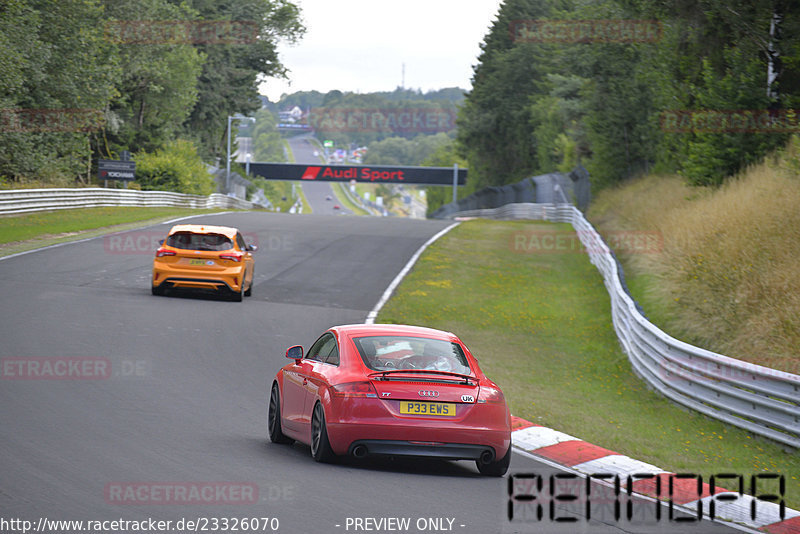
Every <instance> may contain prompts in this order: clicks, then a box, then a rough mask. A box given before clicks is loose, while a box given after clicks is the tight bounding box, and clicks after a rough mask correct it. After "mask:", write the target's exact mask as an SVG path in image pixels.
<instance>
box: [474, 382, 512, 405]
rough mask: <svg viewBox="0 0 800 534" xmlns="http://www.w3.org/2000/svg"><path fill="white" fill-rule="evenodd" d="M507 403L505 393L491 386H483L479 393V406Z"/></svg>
mask: <svg viewBox="0 0 800 534" xmlns="http://www.w3.org/2000/svg"><path fill="white" fill-rule="evenodd" d="M505 402H506V399H505V397H504V396H503V392H502V391H500V390H499V389H497V388H493V387H490V386H481V389H480V391H479V392H478V403H479V404H503V403H505Z"/></svg>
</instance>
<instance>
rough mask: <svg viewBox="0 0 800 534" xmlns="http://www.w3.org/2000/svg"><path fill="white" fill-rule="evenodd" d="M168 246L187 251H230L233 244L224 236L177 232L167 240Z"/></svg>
mask: <svg viewBox="0 0 800 534" xmlns="http://www.w3.org/2000/svg"><path fill="white" fill-rule="evenodd" d="M167 245H169V246H171V247H175V248H182V249H186V250H230V249H232V248H233V242H232V241H231V240H230V239H228V238H227V237H226V236H224V235H222V234H194V233H192V232H176V233H174V234H172V235H171V236H169V237H168V238H167Z"/></svg>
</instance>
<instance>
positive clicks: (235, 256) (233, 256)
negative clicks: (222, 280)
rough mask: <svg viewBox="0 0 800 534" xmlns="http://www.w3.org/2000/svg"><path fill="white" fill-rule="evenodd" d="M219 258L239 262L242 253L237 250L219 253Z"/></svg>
mask: <svg viewBox="0 0 800 534" xmlns="http://www.w3.org/2000/svg"><path fill="white" fill-rule="evenodd" d="M219 259H221V260H231V261H235V262H240V261H242V254H241V253H239V252H226V253H225V254H220V255H219Z"/></svg>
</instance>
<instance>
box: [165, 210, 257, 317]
mask: <svg viewBox="0 0 800 534" xmlns="http://www.w3.org/2000/svg"><path fill="white" fill-rule="evenodd" d="M255 250H256V247H255V246H254V245H248V244H247V243H245V241H244V238H243V237H242V234H241V233H240V232H239V230H237V229H236V228H230V227H227V226H208V225H198V224H179V225H175V226H173V227H172V228H171V229H170V231H169V233H168V234H167V238H166V239H165V240H164V241H162V242H161V247H159V249H158V250H157V251H156V257H155V258H154V259H153V278H152V291H153V295H163V294H164V292H165V291H166V290H167V289H170V288H188V289H204V290H212V291H216V292H227V293H229V294H230V295H231V296H232V297H233V300H235V301H237V302H240V301H241V300H242V296H248V297H249V296H250V295H251V294H252V291H253V270H254V267H255V261H254V259H253V255H252V254H251V253H252V252H254V251H255Z"/></svg>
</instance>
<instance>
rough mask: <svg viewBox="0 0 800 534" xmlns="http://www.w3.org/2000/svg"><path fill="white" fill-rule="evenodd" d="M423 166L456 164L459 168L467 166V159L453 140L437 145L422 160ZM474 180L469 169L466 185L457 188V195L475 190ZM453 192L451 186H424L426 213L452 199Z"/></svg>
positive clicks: (463, 194) (467, 193)
mask: <svg viewBox="0 0 800 534" xmlns="http://www.w3.org/2000/svg"><path fill="white" fill-rule="evenodd" d="M422 165H423V166H425V167H452V166H453V165H458V166H459V168H461V169H466V168H467V160H466V159H464V158H463V157H462V156H461V155H460V154H459V152H458V145H457V143H456V141H455V140H450V141H449V142H448V143H445V144H441V145H439V146H438V147H437V148H436V150H434V151H433V153H432V154H431V155H429V156H428V157H427V158H425V160H424V161H423V162H422ZM476 182H477V181H476V180H473V178H472V173H471V171H470V172H468V173H467V185H466V186H461V187H459V188H458V191H457V193H458V197H459V198H463V197H465V196H468V195H469V194H471V193H473V192H475V191H477V189H478V187H477V185H476ZM452 197H453V192H452V188H451V187H443V186H430V187H426V188H425V198H426V199H427V201H428V215H430V214H431V213H433V212H434V211H436V210H437V209H439V208H440V207H441V206H442V205H444V204H447V203H448V202H450V201H451V200H452Z"/></svg>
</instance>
